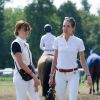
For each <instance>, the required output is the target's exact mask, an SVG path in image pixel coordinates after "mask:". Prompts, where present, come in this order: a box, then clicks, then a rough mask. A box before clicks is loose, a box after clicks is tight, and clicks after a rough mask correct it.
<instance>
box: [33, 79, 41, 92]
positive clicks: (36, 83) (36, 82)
mask: <svg viewBox="0 0 100 100" xmlns="http://www.w3.org/2000/svg"><path fill="white" fill-rule="evenodd" d="M39 85H40V80H39V79H38V78H35V79H34V87H35V91H36V92H37V91H38V86H39Z"/></svg>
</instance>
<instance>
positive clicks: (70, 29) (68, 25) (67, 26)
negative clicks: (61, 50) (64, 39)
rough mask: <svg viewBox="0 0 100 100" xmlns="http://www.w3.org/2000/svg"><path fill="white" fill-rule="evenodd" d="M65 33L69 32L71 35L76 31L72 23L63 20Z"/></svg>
mask: <svg viewBox="0 0 100 100" xmlns="http://www.w3.org/2000/svg"><path fill="white" fill-rule="evenodd" d="M62 29H63V33H65V34H69V35H72V34H73V31H74V28H73V27H72V26H71V23H70V22H69V21H66V20H65V21H64V22H63V28H62Z"/></svg>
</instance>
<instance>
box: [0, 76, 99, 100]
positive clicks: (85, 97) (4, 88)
mask: <svg viewBox="0 0 100 100" xmlns="http://www.w3.org/2000/svg"><path fill="white" fill-rule="evenodd" d="M79 92H80V94H79V95H78V100H100V95H90V94H88V92H89V87H88V86H87V84H86V82H84V83H81V84H80V86H79ZM39 95H40V98H41V100H44V99H43V97H42V96H41V87H39ZM0 100H16V93H15V87H14V85H13V82H12V78H11V77H2V78H0ZM27 100H29V99H27ZM56 100H57V99H56Z"/></svg>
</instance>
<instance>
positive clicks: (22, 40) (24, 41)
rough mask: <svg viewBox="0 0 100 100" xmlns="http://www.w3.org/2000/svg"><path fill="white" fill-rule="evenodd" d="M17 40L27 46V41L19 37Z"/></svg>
mask: <svg viewBox="0 0 100 100" xmlns="http://www.w3.org/2000/svg"><path fill="white" fill-rule="evenodd" d="M17 39H18V40H19V41H21V42H22V43H24V44H26V40H25V39H22V38H21V37H19V36H17Z"/></svg>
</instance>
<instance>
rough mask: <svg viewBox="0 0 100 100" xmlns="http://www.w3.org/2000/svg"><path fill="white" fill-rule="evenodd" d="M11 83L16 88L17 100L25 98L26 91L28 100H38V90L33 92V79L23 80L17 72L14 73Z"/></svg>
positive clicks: (24, 99)
mask: <svg viewBox="0 0 100 100" xmlns="http://www.w3.org/2000/svg"><path fill="white" fill-rule="evenodd" d="M13 83H14V85H15V88H16V96H17V100H26V98H27V93H28V95H29V96H30V100H40V99H39V95H38V92H35V87H34V80H33V79H32V80H30V81H24V80H23V79H22V77H21V76H20V74H19V72H16V73H14V77H13Z"/></svg>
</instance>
